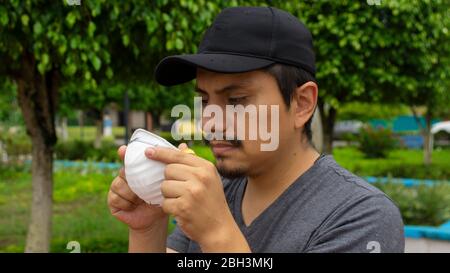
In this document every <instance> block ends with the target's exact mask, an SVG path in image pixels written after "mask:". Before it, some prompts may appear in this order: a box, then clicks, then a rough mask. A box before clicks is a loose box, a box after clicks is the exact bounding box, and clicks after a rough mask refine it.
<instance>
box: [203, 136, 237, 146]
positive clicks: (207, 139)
mask: <svg viewBox="0 0 450 273" xmlns="http://www.w3.org/2000/svg"><path fill="white" fill-rule="evenodd" d="M217 140H219V141H221V142H226V143H229V144H230V145H232V146H234V147H241V146H242V141H241V140H239V139H231V140H229V139H214V134H207V135H205V137H204V141H205V143H206V145H208V146H211V141H217Z"/></svg>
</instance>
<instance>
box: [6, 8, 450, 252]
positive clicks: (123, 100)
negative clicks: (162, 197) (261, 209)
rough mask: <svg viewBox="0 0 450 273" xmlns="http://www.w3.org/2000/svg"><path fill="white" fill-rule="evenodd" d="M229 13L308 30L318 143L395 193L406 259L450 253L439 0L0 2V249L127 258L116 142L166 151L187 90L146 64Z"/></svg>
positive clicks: (444, 46) (449, 52) (449, 105)
mask: <svg viewBox="0 0 450 273" xmlns="http://www.w3.org/2000/svg"><path fill="white" fill-rule="evenodd" d="M230 6H274V7H278V8H280V9H284V10H286V11H288V12H290V13H292V14H293V15H295V16H297V17H298V18H299V19H300V20H302V21H303V22H304V23H305V24H306V25H307V26H308V28H309V29H310V30H311V32H312V34H313V38H314V47H315V50H316V59H317V70H318V72H317V80H318V84H319V96H320V99H319V105H318V110H317V111H316V114H315V118H314V124H313V131H314V133H313V135H314V137H313V138H314V144H315V145H316V147H317V148H318V149H319V150H320V151H322V152H324V153H329V154H333V155H334V157H335V159H336V161H337V162H338V163H340V164H341V165H342V166H343V167H345V168H347V169H349V170H350V171H352V172H354V173H355V174H357V175H359V176H362V177H364V178H365V179H366V180H368V181H369V182H370V183H373V184H374V185H375V186H377V187H379V188H380V189H381V190H383V191H385V192H386V193H387V194H388V195H389V196H391V198H392V199H393V200H394V201H395V202H396V204H397V205H398V206H399V208H400V210H401V213H402V216H403V219H404V222H405V225H406V227H405V236H406V237H407V251H418V252H430V251H431V252H434V251H444V252H445V251H447V252H450V80H449V79H450V77H449V76H450V75H449V74H450V66H449V64H450V60H449V58H450V34H449V31H450V2H449V1H448V0H442V1H440V0H389V1H383V0H367V1H366V0H364V1H362V0H361V1H331V0H330V1H328V0H317V1H269V0H267V1H237V0H230V1H205V0H199V1H193V0H180V1H174V0H154V1H138V0H132V1H106V0H91V1H83V0H64V1H18V0H11V1H3V0H2V1H0V64H1V65H0V252H23V251H28V252H37V251H39V252H47V251H51V252H79V251H81V252H126V251H127V241H128V234H127V227H126V226H125V225H123V224H121V223H120V222H118V221H117V220H115V219H114V218H113V217H112V216H111V215H110V213H109V209H108V208H107V205H106V195H107V192H108V189H109V185H110V183H111V181H112V179H113V177H114V176H116V174H117V171H118V169H119V168H120V167H121V162H119V159H118V157H117V153H116V150H117V147H118V146H119V145H122V144H124V143H126V141H127V139H128V138H129V136H131V133H132V131H133V130H134V129H136V128H146V129H147V130H151V131H153V132H156V133H158V134H160V135H161V136H163V137H165V138H166V139H168V140H170V141H171V142H172V143H174V144H177V141H175V140H174V139H173V138H172V137H171V134H170V129H171V126H172V124H173V122H174V120H173V118H171V117H170V110H171V108H172V107H173V106H174V105H176V104H180V103H182V104H188V105H190V106H192V104H193V96H194V92H193V90H194V88H193V85H192V83H189V84H185V85H182V86H178V87H174V88H170V89H166V88H164V87H161V86H158V85H157V84H156V83H155V82H154V79H153V71H154V68H155V66H156V64H157V63H158V62H159V61H160V60H161V59H162V58H163V57H165V56H167V55H173V54H181V53H193V52H195V51H196V49H197V45H198V43H199V42H200V39H201V37H202V33H203V31H205V29H206V28H207V26H208V25H209V24H210V23H211V22H212V20H213V19H214V17H215V15H216V14H218V13H219V12H220V10H221V9H223V8H225V7H230ZM185 127H186V128H188V129H189V128H190V124H186V125H185ZM187 132H189V130H187ZM189 145H190V146H192V148H193V149H194V150H195V151H196V153H197V155H199V156H202V157H204V158H206V159H208V160H211V161H213V160H214V159H213V156H212V154H211V152H210V151H209V149H208V148H207V147H206V146H205V145H204V143H202V142H201V141H190V142H189ZM172 228H173V223H172V221H171V224H170V227H169V229H170V230H171V229H172Z"/></svg>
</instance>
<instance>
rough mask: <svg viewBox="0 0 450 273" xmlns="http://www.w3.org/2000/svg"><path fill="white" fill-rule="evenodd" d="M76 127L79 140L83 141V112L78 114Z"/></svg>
mask: <svg viewBox="0 0 450 273" xmlns="http://www.w3.org/2000/svg"><path fill="white" fill-rule="evenodd" d="M78 126H79V127H80V140H83V139H84V112H83V110H80V112H79V113H78Z"/></svg>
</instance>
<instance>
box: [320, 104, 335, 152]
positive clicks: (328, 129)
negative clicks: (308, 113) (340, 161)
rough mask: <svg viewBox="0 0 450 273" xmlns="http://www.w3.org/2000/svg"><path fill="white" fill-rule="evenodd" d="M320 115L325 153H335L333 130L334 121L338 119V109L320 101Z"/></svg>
mask: <svg viewBox="0 0 450 273" xmlns="http://www.w3.org/2000/svg"><path fill="white" fill-rule="evenodd" d="M319 111H320V116H321V118H322V130H323V153H326V154H332V153H333V130H334V123H335V121H336V116H337V110H336V108H334V107H332V106H330V105H325V104H324V103H323V102H320V103H319Z"/></svg>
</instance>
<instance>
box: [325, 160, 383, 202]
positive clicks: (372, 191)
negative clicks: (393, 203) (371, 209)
mask: <svg viewBox="0 0 450 273" xmlns="http://www.w3.org/2000/svg"><path fill="white" fill-rule="evenodd" d="M319 164H320V166H319V168H318V171H317V173H318V174H319V175H318V176H317V178H318V179H319V180H322V181H321V183H323V184H325V185H324V187H326V186H329V187H330V188H334V189H335V191H339V192H340V193H341V194H344V195H346V196H347V197H353V198H355V199H357V198H360V197H362V196H365V197H367V196H384V197H386V198H387V199H389V200H390V198H389V197H388V196H387V195H386V194H385V193H383V192H382V191H380V190H379V189H378V188H376V187H374V186H373V185H371V184H369V183H368V182H367V181H366V180H364V179H363V178H361V177H359V176H357V175H355V174H353V173H352V172H350V171H349V170H347V169H345V168H344V167H342V166H341V165H339V164H338V163H337V162H336V161H335V160H334V158H333V157H332V156H331V155H327V156H324V157H323V159H322V161H321V162H319Z"/></svg>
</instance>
